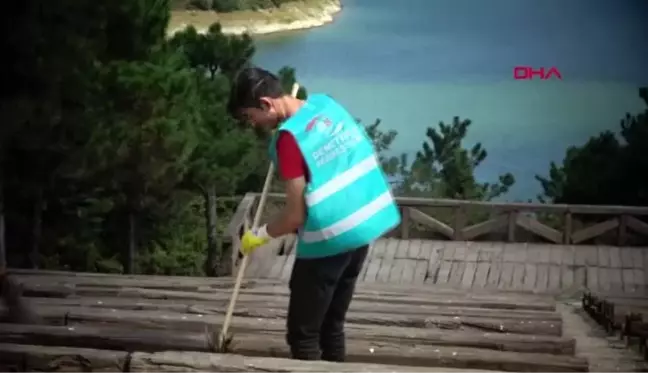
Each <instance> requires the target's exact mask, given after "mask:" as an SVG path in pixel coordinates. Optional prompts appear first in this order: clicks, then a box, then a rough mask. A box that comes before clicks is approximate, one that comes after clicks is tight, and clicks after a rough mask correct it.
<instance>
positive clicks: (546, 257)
mask: <svg viewBox="0 0 648 373" xmlns="http://www.w3.org/2000/svg"><path fill="white" fill-rule="evenodd" d="M538 251H539V256H538V263H541V264H549V263H551V251H552V247H551V246H549V245H540V246H539V250H538Z"/></svg>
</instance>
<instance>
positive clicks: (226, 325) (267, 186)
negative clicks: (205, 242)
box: [218, 83, 299, 349]
mask: <svg viewBox="0 0 648 373" xmlns="http://www.w3.org/2000/svg"><path fill="white" fill-rule="evenodd" d="M298 91H299V84H297V83H295V84H293V86H292V92H291V93H290V94H291V95H292V96H293V97H297V92H298ZM273 176H274V163H273V162H270V165H269V166H268V173H267V174H266V178H265V182H264V183H263V191H262V192H261V198H260V199H259V206H258V207H257V210H256V212H255V214H254V220H253V221H252V228H253V229H256V228H258V227H259V223H260V222H261V215H262V214H263V208H264V207H265V203H266V199H268V193H269V192H270V184H272V177H273ZM248 257H249V255H244V256H243V259H242V260H241V264H240V265H239V270H238V274H237V275H236V282H235V283H234V290H233V291H232V297H231V298H230V302H229V306H228V307H227V314H225V321H223V328H222V329H221V333H220V336H219V338H218V343H219V346H218V347H219V349H222V347H223V346H221V345H220V344H222V343H223V342H224V341H225V337H226V336H227V330H228V329H229V325H230V323H231V322H232V314H233V313H234V306H235V305H236V300H237V299H238V294H239V291H240V290H241V283H242V282H243V275H244V274H245V269H246V267H247V262H248Z"/></svg>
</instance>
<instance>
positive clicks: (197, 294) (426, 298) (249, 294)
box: [23, 283, 555, 311]
mask: <svg viewBox="0 0 648 373" xmlns="http://www.w3.org/2000/svg"><path fill="white" fill-rule="evenodd" d="M23 288H24V290H23V294H25V295H26V296H30V297H54V298H67V297H123V298H140V299H167V300H191V301H196V300H200V301H211V302H223V301H228V300H229V299H230V294H231V292H230V291H229V290H222V291H217V290H214V289H209V290H205V291H178V290H165V289H147V288H128V287H117V288H115V287H107V286H105V287H100V286H97V287H94V286H73V285H53V286H51V285H41V284H36V285H35V286H32V285H30V284H28V283H24V284H23ZM288 297H289V292H288V290H287V289H285V288H284V287H273V288H267V289H261V288H259V289H243V290H241V291H240V295H239V298H238V299H240V300H241V301H242V302H246V301H256V302H271V301H275V300H277V299H283V300H285V301H287V299H288ZM354 300H356V301H364V302H382V303H388V304H400V305H411V306H455V307H480V308H492V309H517V310H537V311H553V310H555V304H554V302H553V301H549V300H544V299H536V298H533V297H524V296H513V295H496V294H495V295H480V294H460V293H456V294H452V293H446V294H437V295H427V294H412V295H409V294H390V293H382V292H366V293H363V292H360V291H359V292H358V293H356V294H355V295H354Z"/></svg>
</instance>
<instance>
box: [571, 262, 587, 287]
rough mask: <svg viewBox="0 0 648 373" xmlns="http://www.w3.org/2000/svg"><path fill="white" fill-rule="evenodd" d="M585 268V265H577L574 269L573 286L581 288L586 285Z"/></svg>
mask: <svg viewBox="0 0 648 373" xmlns="http://www.w3.org/2000/svg"><path fill="white" fill-rule="evenodd" d="M586 272H587V269H586V267H577V268H575V269H574V286H575V287H577V288H583V287H586V286H587V277H586V276H587V273H586Z"/></svg>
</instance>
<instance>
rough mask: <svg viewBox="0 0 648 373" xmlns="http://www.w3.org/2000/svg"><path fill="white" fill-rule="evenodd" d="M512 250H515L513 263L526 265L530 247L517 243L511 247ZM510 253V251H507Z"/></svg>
mask: <svg viewBox="0 0 648 373" xmlns="http://www.w3.org/2000/svg"><path fill="white" fill-rule="evenodd" d="M510 248H511V250H513V256H512V260H511V262H513V263H525V262H526V261H527V254H528V251H529V248H528V245H527V244H526V243H517V244H511V245H510ZM507 252H508V249H507Z"/></svg>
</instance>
